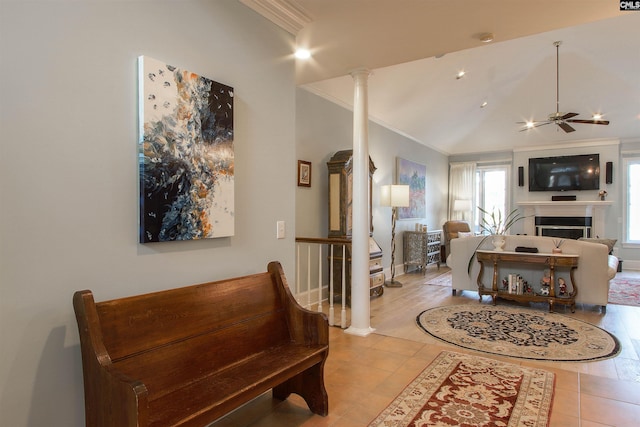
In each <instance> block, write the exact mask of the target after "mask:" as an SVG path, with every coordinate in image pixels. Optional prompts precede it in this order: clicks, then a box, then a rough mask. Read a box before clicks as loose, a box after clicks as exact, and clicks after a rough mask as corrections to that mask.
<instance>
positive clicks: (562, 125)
mask: <svg viewBox="0 0 640 427" xmlns="http://www.w3.org/2000/svg"><path fill="white" fill-rule="evenodd" d="M558 126H560V128H561V129H562V130H563V131H565V132H567V133H569V132H574V131H575V129H574V128H572V127H571V126H569V125H568V124H566V123H565V122H558Z"/></svg>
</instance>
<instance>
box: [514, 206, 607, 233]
mask: <svg viewBox="0 0 640 427" xmlns="http://www.w3.org/2000/svg"><path fill="white" fill-rule="evenodd" d="M611 205H612V202H611V201H609V200H606V201H602V200H584V201H581V200H578V201H548V200H539V201H529V200H527V201H521V202H518V206H520V208H521V209H522V210H523V214H524V216H525V219H524V221H523V232H524V234H528V235H530V236H552V237H558V238H560V239H570V238H574V239H577V238H580V237H598V236H604V234H605V217H606V214H607V211H608V209H609V207H610V206H611ZM540 218H546V219H544V220H540Z"/></svg>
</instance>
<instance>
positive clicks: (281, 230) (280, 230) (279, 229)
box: [276, 221, 286, 239]
mask: <svg viewBox="0 0 640 427" xmlns="http://www.w3.org/2000/svg"><path fill="white" fill-rule="evenodd" d="M285 234H286V233H285V227H284V221H278V222H276V238H277V239H284V238H285Z"/></svg>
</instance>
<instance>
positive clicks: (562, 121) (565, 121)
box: [518, 41, 609, 133]
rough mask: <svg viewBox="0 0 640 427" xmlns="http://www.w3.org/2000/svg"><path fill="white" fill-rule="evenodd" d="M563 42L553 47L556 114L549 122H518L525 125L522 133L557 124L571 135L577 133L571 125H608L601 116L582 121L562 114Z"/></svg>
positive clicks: (550, 117) (572, 115) (573, 115)
mask: <svg viewBox="0 0 640 427" xmlns="http://www.w3.org/2000/svg"><path fill="white" fill-rule="evenodd" d="M561 44H562V42H561V41H556V42H553V45H554V46H555V47H556V112H555V113H552V114H549V118H548V119H547V120H536V121H529V122H518V123H521V124H524V125H525V127H524V128H523V129H521V130H520V132H523V131H526V130H529V129H533V128H537V127H539V126H544V125H549V124H552V123H555V124H556V125H558V127H560V129H562V130H563V131H565V132H567V133H569V132H573V131H575V129H574V128H573V127H571V125H569V123H586V124H592V125H608V124H609V121H608V120H602V119H601V117H600V116H599V115H594V116H593V119H591V120H581V119H573V118H572V117H575V116H577V115H578V113H562V112H560V83H559V81H560V77H559V76H560V64H559V63H560V45H561Z"/></svg>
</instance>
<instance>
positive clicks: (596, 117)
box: [592, 113, 602, 120]
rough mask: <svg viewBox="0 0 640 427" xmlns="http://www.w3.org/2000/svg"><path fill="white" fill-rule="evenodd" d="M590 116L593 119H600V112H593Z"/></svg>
mask: <svg viewBox="0 0 640 427" xmlns="http://www.w3.org/2000/svg"><path fill="white" fill-rule="evenodd" d="M592 118H593V120H602V114H600V113H595V114H594V115H593V117H592Z"/></svg>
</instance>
